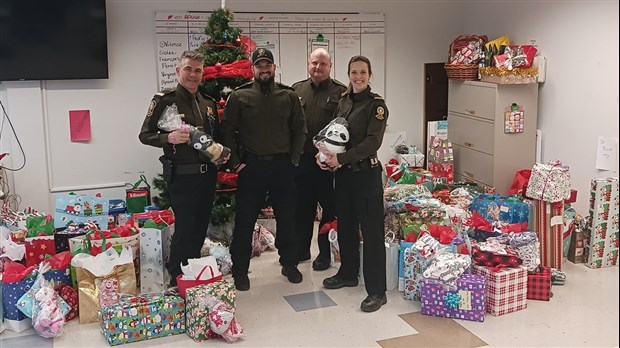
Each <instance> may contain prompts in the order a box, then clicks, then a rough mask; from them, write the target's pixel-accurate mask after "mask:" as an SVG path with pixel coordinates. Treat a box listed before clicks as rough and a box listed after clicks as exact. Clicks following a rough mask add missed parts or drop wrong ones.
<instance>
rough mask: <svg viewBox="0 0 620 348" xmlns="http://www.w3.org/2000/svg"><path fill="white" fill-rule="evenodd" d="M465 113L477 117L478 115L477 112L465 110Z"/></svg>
mask: <svg viewBox="0 0 620 348" xmlns="http://www.w3.org/2000/svg"><path fill="white" fill-rule="evenodd" d="M465 112H466V113H468V114H470V115H475V114H476V110H469V109H465Z"/></svg>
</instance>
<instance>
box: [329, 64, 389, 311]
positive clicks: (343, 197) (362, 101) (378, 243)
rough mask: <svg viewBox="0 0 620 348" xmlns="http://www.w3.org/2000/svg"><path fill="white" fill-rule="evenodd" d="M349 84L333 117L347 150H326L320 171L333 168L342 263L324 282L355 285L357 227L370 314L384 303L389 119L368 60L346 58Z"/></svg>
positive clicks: (334, 286) (365, 305) (335, 286)
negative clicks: (344, 133) (383, 152)
mask: <svg viewBox="0 0 620 348" xmlns="http://www.w3.org/2000/svg"><path fill="white" fill-rule="evenodd" d="M348 75H349V87H348V89H347V92H346V94H345V96H344V97H343V98H342V99H341V100H340V102H339V104H338V109H337V111H336V116H337V117H344V118H345V119H346V120H347V121H348V124H349V142H348V144H347V150H346V152H343V153H339V154H334V153H332V152H329V151H325V154H326V155H327V160H326V161H325V164H322V163H320V161H319V159H318V156H317V163H318V164H319V166H320V167H321V168H323V169H330V168H331V169H336V168H338V170H337V171H336V180H335V182H336V184H335V195H336V212H337V214H338V244H339V246H340V260H341V265H340V269H339V270H338V273H336V275H334V276H333V277H329V278H327V279H325V280H323V287H325V288H326V289H339V288H342V287H345V286H357V284H358V282H357V275H358V272H359V266H360V256H359V243H360V239H359V230H360V229H361V231H362V238H363V244H362V245H363V248H364V260H362V262H363V263H364V282H365V284H366V292H367V293H368V296H367V297H366V299H364V301H362V304H361V309H362V311H364V312H374V311H376V310H378V309H379V308H381V306H382V305H384V304H386V303H387V298H386V296H385V291H386V285H385V281H386V274H385V244H384V243H385V237H384V232H383V214H384V211H383V183H382V178H381V171H382V169H381V164H380V163H379V160H378V159H377V150H379V147H381V142H382V141H383V134H384V133H385V127H386V122H387V117H388V109H387V107H386V106H385V101H384V100H383V98H382V97H380V96H379V95H377V94H375V93H372V92H371V91H370V86H369V85H368V81H369V80H370V77H371V76H372V69H371V66H370V60H368V58H366V57H364V56H355V57H353V58H351V60H350V61H349V67H348Z"/></svg>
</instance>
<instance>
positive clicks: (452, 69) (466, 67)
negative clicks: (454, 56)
mask: <svg viewBox="0 0 620 348" xmlns="http://www.w3.org/2000/svg"><path fill="white" fill-rule="evenodd" d="M444 68H445V69H446V73H447V74H448V78H449V79H451V80H477V79H478V64H448V63H446V64H445V65H444Z"/></svg>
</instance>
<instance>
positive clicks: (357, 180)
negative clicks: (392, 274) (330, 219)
mask: <svg viewBox="0 0 620 348" xmlns="http://www.w3.org/2000/svg"><path fill="white" fill-rule="evenodd" d="M335 197H336V213H337V215H338V245H339V246H340V260H341V265H340V269H339V270H338V275H339V276H340V277H342V278H343V279H347V280H353V279H356V278H357V275H358V273H359V267H360V254H359V244H360V239H359V229H360V228H361V230H362V238H363V240H364V243H363V244H362V245H363V248H364V260H362V262H363V263H364V283H365V284H366V292H367V293H368V295H383V294H384V293H385V291H386V285H385V282H386V275H385V235H384V232H383V213H384V210H383V183H382V181H381V167H380V166H379V167H375V168H366V169H362V170H359V171H353V170H351V169H346V168H344V167H343V168H341V169H339V170H338V171H337V172H336V190H335Z"/></svg>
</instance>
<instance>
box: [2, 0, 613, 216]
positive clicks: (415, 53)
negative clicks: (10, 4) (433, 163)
mask: <svg viewBox="0 0 620 348" xmlns="http://www.w3.org/2000/svg"><path fill="white" fill-rule="evenodd" d="M219 6H220V2H219V1H181V0H179V1H156V0H143V1H140V0H108V1H107V12H108V49H109V66H110V79H109V80H106V81H47V82H45V83H43V84H42V83H38V82H3V83H2V84H1V85H0V98H2V102H3V103H4V105H5V107H7V112H9V115H10V117H11V119H12V120H13V123H14V125H15V127H16V131H17V134H18V136H19V138H20V140H21V142H22V144H23V145H24V148H25V151H26V154H27V156H28V163H27V165H26V167H25V168H24V169H23V170H21V171H19V172H18V173H16V174H15V175H14V177H13V180H14V185H13V186H14V187H13V188H12V189H13V191H16V192H17V193H18V194H19V195H20V196H21V197H22V208H23V207H26V206H32V207H34V208H36V209H39V210H47V211H51V210H52V208H53V203H54V202H53V195H52V194H50V190H51V189H52V185H51V184H50V182H49V180H48V175H47V172H48V166H49V165H50V164H48V163H46V161H47V158H52V160H53V158H54V156H70V155H71V154H57V153H55V152H54V149H53V148H50V149H49V156H48V149H47V147H46V140H45V134H46V133H45V132H46V130H45V127H44V122H43V120H44V119H45V118H46V117H47V119H48V121H49V122H66V121H65V120H66V118H67V116H66V115H67V111H68V110H72V109H83V108H86V109H90V110H92V111H91V112H92V114H91V122H92V123H93V124H92V128H93V132H95V131H96V130H99V131H98V133H97V134H95V133H94V134H93V141H101V142H109V145H110V151H109V152H108V153H102V154H93V155H96V156H100V157H101V160H102V161H106V162H108V163H109V168H110V169H109V170H110V177H114V178H116V177H118V175H119V173H120V175H124V176H125V177H127V178H128V179H127V181H129V180H130V179H129V178H137V177H138V173H136V172H129V173H124V172H123V170H124V169H125V168H119V167H118V166H115V162H119V161H115V158H118V156H126V157H129V158H131V159H132V160H133V161H136V163H139V164H140V166H139V167H140V168H143V169H144V172H145V173H146V174H147V176H148V177H150V178H151V177H153V176H155V174H156V173H158V172H159V170H160V169H159V163H158V161H157V157H158V155H159V152H160V151H159V150H158V149H155V148H150V147H147V146H144V145H142V144H140V143H139V141H138V139H137V134H138V131H139V128H140V125H141V124H142V121H143V118H144V115H145V113H146V109H147V106H148V103H149V101H150V99H151V97H152V95H153V93H154V92H155V90H154V88H155V86H156V77H155V72H156V66H155V38H154V34H153V16H154V11H156V10H203V11H205V10H206V11H209V10H213V9H215V8H218V7H219ZM227 7H228V8H230V9H231V10H233V11H238V12H242V11H243V12H259V11H271V12H296V11H297V12H384V13H385V14H386V60H385V62H386V92H385V94H386V95H385V97H386V101H387V105H388V107H389V109H390V119H389V122H388V132H398V131H406V132H407V134H408V139H409V140H410V142H412V143H413V144H415V145H418V146H421V145H422V119H423V108H424V105H423V96H424V90H423V88H424V63H436V62H443V61H445V60H446V58H447V53H448V45H449V43H450V42H451V40H452V39H454V38H455V37H456V36H458V35H459V34H462V33H486V34H487V35H488V36H489V37H495V36H499V35H502V34H508V35H510V36H511V38H512V39H513V41H515V42H520V43H528V42H529V39H531V38H535V39H537V42H538V45H539V46H540V48H541V51H542V52H543V53H544V54H545V55H546V56H547V58H548V61H549V62H548V75H547V82H546V83H545V84H544V85H541V90H540V101H539V112H540V114H539V120H540V121H539V128H541V129H542V130H543V132H544V146H543V160H551V159H555V158H559V159H562V160H563V161H564V162H566V163H568V164H569V165H571V168H572V172H573V181H574V187H576V188H577V189H578V190H579V201H578V205H577V208H578V210H579V211H581V212H587V198H588V197H587V196H588V184H589V180H590V178H592V177H595V176H602V175H609V174H610V173H598V172H597V171H596V170H594V169H593V166H594V142H595V140H596V137H597V136H598V135H607V136H615V137H617V136H618V121H617V118H616V117H617V116H616V115H617V110H618V48H617V46H615V45H614V46H612V43H615V42H617V41H618V2H617V1H616V2H606V3H602V2H601V3H592V2H589V3H583V4H580V3H569V4H565V3H563V2H552V3H551V2H549V3H537V2H526V3H524V2H521V1H519V2H516V1H515V2H512V1H503V2H500V3H491V2H437V3H435V2H430V1H429V2H425V1H422V2H418V1H409V2H407V1H381V2H378V1H343V0H340V1H324V0H315V1H312V2H309V1H301V0H295V1H260V2H258V1H257V2H254V1H247V0H246V1H232V0H229V1H227ZM577 23H579V25H577ZM582 23H584V24H582ZM584 55H585V56H586V59H584ZM300 64H305V62H301V63H300ZM613 99H615V101H614V100H613ZM95 116H96V117H95ZM67 132H68V131H67ZM2 134H3V137H2V139H1V140H2V143H1V144H0V146H1V147H2V148H1V149H0V150H1V151H9V152H11V157H10V158H9V159H5V160H3V163H2V164H3V165H4V166H13V167H14V166H16V165H19V164H21V162H20V155H19V151H18V149H17V147H16V143H15V141H14V140H12V141H8V140H7V137H8V135H7V134H9V133H8V132H7V129H6V127H5V129H4V131H3V133H2ZM101 134H103V136H102V135H101ZM96 135H98V136H97V138H96V139H95V136H96ZM120 137H124V138H125V139H133V140H132V144H131V146H124V147H123V148H118V147H117V144H118V143H119V142H115V139H119V138H120ZM12 162H13V163H12ZM75 162H76V165H79V158H76V161H75ZM51 165H52V166H53V163H51ZM611 174H613V175H617V173H611ZM112 181H114V180H111V181H110V182H112ZM110 182H106V183H103V182H102V183H98V184H102V185H103V186H105V184H109V183H110ZM95 186H96V185H95ZM95 191H99V192H102V194H103V195H104V196H108V197H123V192H124V191H123V189H122V188H118V187H117V188H96V187H94V188H92V189H89V190H84V192H91V193H92V192H95Z"/></svg>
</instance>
